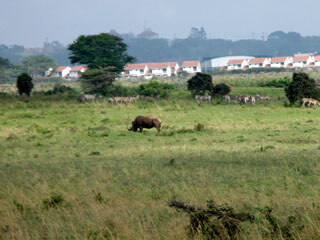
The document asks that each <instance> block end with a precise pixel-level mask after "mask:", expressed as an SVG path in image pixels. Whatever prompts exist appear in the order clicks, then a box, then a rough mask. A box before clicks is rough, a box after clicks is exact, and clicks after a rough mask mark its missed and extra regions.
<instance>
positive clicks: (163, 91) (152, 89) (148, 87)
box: [137, 80, 176, 98]
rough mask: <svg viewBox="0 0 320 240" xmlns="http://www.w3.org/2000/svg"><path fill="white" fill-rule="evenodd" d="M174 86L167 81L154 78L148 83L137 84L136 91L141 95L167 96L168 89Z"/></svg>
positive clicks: (170, 89)
mask: <svg viewBox="0 0 320 240" xmlns="http://www.w3.org/2000/svg"><path fill="white" fill-rule="evenodd" d="M175 88H176V87H175V86H174V85H172V84H169V83H160V82H158V81H156V80H151V81H150V82H148V83H143V84H140V85H139V86H138V89H137V92H138V94H139V95H142V96H150V97H153V96H158V95H159V96H160V97H161V98H163V97H168V95H169V93H170V91H172V90H173V89H175Z"/></svg>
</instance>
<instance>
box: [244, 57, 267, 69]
mask: <svg viewBox="0 0 320 240" xmlns="http://www.w3.org/2000/svg"><path fill="white" fill-rule="evenodd" d="M270 66H271V58H252V59H250V60H249V68H268V67H270Z"/></svg>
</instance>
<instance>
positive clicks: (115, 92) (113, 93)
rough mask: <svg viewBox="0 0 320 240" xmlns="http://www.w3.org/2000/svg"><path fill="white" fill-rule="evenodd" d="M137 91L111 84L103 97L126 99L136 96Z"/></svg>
mask: <svg viewBox="0 0 320 240" xmlns="http://www.w3.org/2000/svg"><path fill="white" fill-rule="evenodd" d="M136 95H137V90H136V89H135V88H130V87H124V86H122V85H120V84H112V85H111V86H110V87H108V88H106V89H105V92H104V96H106V97H126V96H136Z"/></svg>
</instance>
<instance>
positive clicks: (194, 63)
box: [182, 61, 200, 67]
mask: <svg viewBox="0 0 320 240" xmlns="http://www.w3.org/2000/svg"><path fill="white" fill-rule="evenodd" d="M199 64H200V62H199V61H185V62H183V64H182V67H197V66H198V65H199Z"/></svg>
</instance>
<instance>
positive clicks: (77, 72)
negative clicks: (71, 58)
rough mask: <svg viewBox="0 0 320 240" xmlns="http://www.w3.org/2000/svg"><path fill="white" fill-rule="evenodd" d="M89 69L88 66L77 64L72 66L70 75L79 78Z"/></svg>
mask: <svg viewBox="0 0 320 240" xmlns="http://www.w3.org/2000/svg"><path fill="white" fill-rule="evenodd" d="M87 70H88V67H87V66H75V67H73V68H71V70H70V73H69V77H70V78H74V79H78V78H80V77H81V73H84V72H86V71H87Z"/></svg>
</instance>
